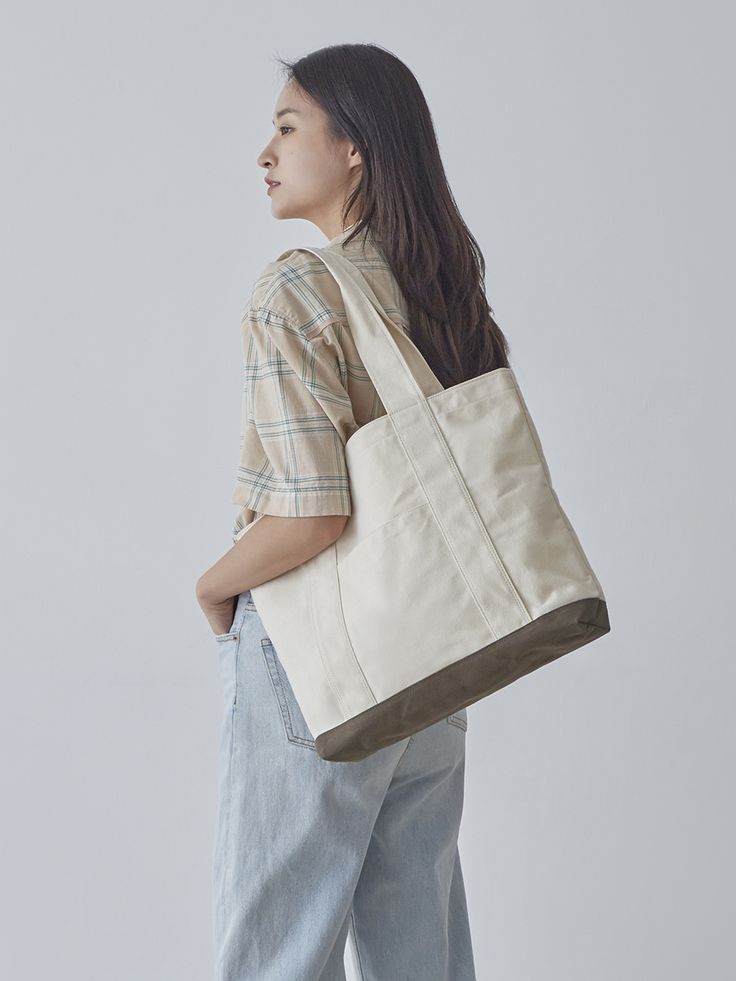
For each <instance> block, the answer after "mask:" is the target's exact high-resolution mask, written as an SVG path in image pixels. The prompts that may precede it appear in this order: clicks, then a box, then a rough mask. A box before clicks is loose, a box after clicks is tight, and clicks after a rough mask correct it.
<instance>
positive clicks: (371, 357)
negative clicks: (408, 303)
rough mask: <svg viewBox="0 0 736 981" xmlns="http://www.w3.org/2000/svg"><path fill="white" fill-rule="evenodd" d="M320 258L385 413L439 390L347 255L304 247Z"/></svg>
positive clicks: (418, 354) (432, 375)
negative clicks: (342, 304) (337, 289)
mask: <svg viewBox="0 0 736 981" xmlns="http://www.w3.org/2000/svg"><path fill="white" fill-rule="evenodd" d="M292 252H311V253H312V254H313V255H315V256H317V258H318V259H321V260H322V262H323V263H324V264H325V266H326V267H327V269H328V270H329V272H330V273H331V274H332V276H333V277H334V279H335V280H336V282H337V285H338V286H339V288H340V292H341V294H342V297H343V302H344V305H345V313H346V315H347V319H348V324H349V325H350V330H351V332H352V335H353V339H354V341H355V346H356V348H357V350H358V353H359V354H360V357H361V360H362V361H363V364H364V365H365V368H366V371H367V372H368V375H369V376H370V379H371V381H372V382H373V384H374V386H375V388H376V391H377V392H378V397H379V398H380V399H381V402H382V403H383V406H384V408H385V409H386V412H387V413H389V414H390V413H394V412H399V411H400V410H401V409H403V408H406V407H407V406H409V405H415V404H416V403H417V402H418V401H419V400H421V399H426V398H428V397H429V396H430V395H435V394H436V393H437V392H441V391H443V387H442V385H441V384H440V381H439V379H438V378H437V376H436V375H435V373H434V372H433V371H432V369H431V368H430V366H429V365H428V364H427V361H426V360H425V358H424V356H423V355H422V353H421V351H420V350H419V348H418V347H417V346H416V344H414V342H413V341H412V340H411V338H410V337H409V336H408V334H406V333H405V332H404V331H403V330H402V329H401V328H400V327H399V326H398V324H396V323H394V322H393V321H392V320H391V318H390V317H389V316H388V314H387V313H386V311H385V310H384V308H383V307H382V305H381V303H380V302H379V300H378V298H377V297H376V294H375V293H374V291H373V290H372V289H371V287H370V284H369V283H368V281H367V280H366V278H365V276H363V274H362V273H361V272H360V270H359V269H357V268H356V267H355V266H354V265H353V263H352V262H350V260H349V259H346V258H345V257H344V256H341V255H336V254H335V253H334V252H332V251H330V250H328V249H320V248H310V247H307V246H302V247H299V248H296V249H288V250H287V251H286V252H282V254H281V255H280V256H279V257H278V258H279V259H282V258H284V257H285V256H287V255H289V254H290V253H292Z"/></svg>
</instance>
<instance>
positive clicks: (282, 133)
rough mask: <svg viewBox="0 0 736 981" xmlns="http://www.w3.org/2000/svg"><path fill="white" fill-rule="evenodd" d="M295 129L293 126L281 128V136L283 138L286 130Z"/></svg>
mask: <svg viewBox="0 0 736 981" xmlns="http://www.w3.org/2000/svg"><path fill="white" fill-rule="evenodd" d="M293 128H294V127H293V126H279V129H280V130H281V135H282V136H283V135H284V130H285V129H293Z"/></svg>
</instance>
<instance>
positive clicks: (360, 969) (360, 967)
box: [350, 908, 365, 981]
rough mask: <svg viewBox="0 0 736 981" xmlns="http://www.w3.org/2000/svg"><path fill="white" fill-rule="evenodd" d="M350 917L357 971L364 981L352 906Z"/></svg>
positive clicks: (361, 980)
mask: <svg viewBox="0 0 736 981" xmlns="http://www.w3.org/2000/svg"><path fill="white" fill-rule="evenodd" d="M350 919H351V921H352V924H353V946H354V947H355V959H356V961H357V962H358V972H359V973H360V981H365V971H364V970H363V960H362V958H361V956H360V948H359V947H358V931H357V930H356V928H355V910H354V909H353V908H351V909H350Z"/></svg>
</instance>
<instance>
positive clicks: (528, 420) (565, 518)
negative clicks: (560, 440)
mask: <svg viewBox="0 0 736 981" xmlns="http://www.w3.org/2000/svg"><path fill="white" fill-rule="evenodd" d="M512 377H513V376H512ZM514 384H515V386H516V391H517V393H518V396H519V404H520V405H521V409H522V412H523V415H524V422H525V423H526V428H527V430H528V431H529V435H530V437H531V439H532V442H533V443H534V445H535V447H536V449H537V455H538V457H539V462H540V464H541V466H542V469H543V471H544V473H545V476H546V478H547V486H548V487H549V489H550V491H551V493H552V496H553V497H554V499H555V504H556V505H557V510H558V511H559V513H560V517H561V518H562V520H563V521H564V523H565V525H566V526H567V529H568V531H569V533H570V536H571V538H572V540H573V544H574V545H575V547H576V548H577V550H578V553H579V555H580V558H581V560H582V563H583V566H584V567H585V568H586V569H587V570H588V574H589V575H590V576H592V578H593V582H594V583H595V585H596V587H597V589H598V592H599V593H600V594H601V596H603V589H602V587H601V584H600V582H599V581H598V577H597V576H596V574H595V572H593V568H592V566H591V565H590V562H589V561H588V557H587V556H586V554H585V552H584V551H583V546H582V543H581V541H580V539H579V538H578V534H577V532H576V531H575V529H574V528H573V526H572V524H571V522H570V519H569V518H568V516H567V514H566V513H565V510H564V508H563V507H562V505H561V504H560V499H559V497H558V496H557V491H556V490H555V489H554V487H553V486H552V476H551V474H550V472H549V467H548V465H547V462H546V460H545V459H544V452H543V451H542V447H541V444H540V443H539V440H538V439H537V437H536V436H535V434H534V425H533V423H532V422H531V417H530V415H529V410H528V409H527V406H526V402H525V400H524V396H523V395H522V393H521V389H520V388H519V385H518V384H517V383H516V379H514Z"/></svg>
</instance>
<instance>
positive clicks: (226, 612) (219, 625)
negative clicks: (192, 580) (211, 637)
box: [197, 580, 238, 634]
mask: <svg viewBox="0 0 736 981" xmlns="http://www.w3.org/2000/svg"><path fill="white" fill-rule="evenodd" d="M197 601H198V603H199V605H200V606H201V608H202V612H203V613H204V615H205V616H206V617H207V621H208V623H209V625H210V627H212V630H213V632H214V633H216V634H224V633H227V631H228V630H229V629H230V627H231V626H232V622H233V620H234V619H235V608H236V606H237V602H238V597H237V596H229V597H228V598H227V599H224V600H219V601H213V600H211V599H209V598H208V597H207V593H206V591H205V588H203V584H202V580H200V581H199V582H198V583H197Z"/></svg>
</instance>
